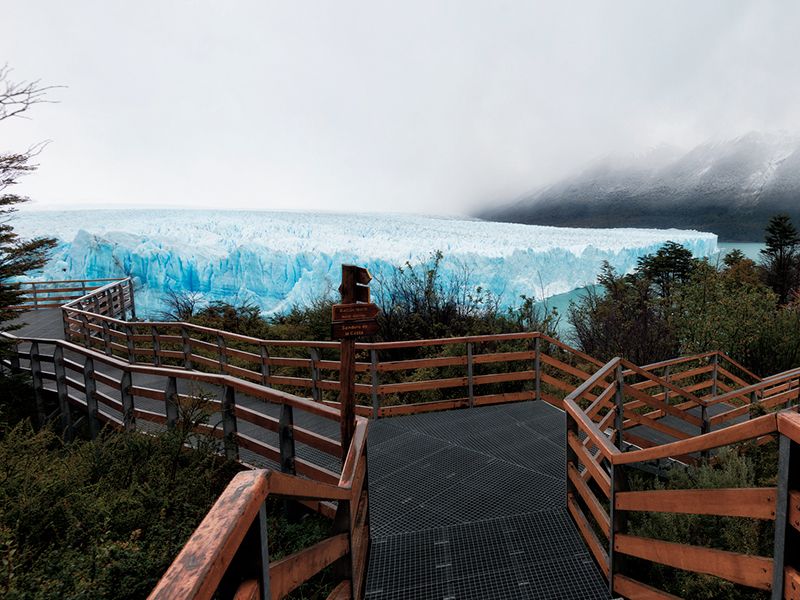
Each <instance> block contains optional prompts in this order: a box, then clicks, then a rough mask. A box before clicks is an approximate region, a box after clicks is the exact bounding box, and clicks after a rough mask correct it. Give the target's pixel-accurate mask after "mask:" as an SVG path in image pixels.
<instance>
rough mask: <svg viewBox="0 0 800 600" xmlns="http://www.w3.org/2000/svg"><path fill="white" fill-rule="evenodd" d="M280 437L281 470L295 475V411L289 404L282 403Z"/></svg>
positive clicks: (279, 424) (279, 425)
mask: <svg viewBox="0 0 800 600" xmlns="http://www.w3.org/2000/svg"><path fill="white" fill-rule="evenodd" d="M278 438H279V443H280V451H281V471H282V472H283V473H289V474H291V475H294V474H295V449H294V411H293V409H292V407H291V406H290V405H289V404H281V416H280V420H279V422H278Z"/></svg>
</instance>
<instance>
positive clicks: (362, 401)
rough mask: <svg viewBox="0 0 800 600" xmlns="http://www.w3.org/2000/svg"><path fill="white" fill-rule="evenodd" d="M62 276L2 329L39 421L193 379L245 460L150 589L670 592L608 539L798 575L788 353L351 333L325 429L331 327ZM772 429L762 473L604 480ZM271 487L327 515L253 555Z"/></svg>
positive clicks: (790, 582) (396, 593) (9, 364)
mask: <svg viewBox="0 0 800 600" xmlns="http://www.w3.org/2000/svg"><path fill="white" fill-rule="evenodd" d="M40 283H41V282H40ZM62 283H65V284H66V286H73V290H74V296H71V297H68V298H66V299H65V298H60V297H58V294H60V293H61V292H62V291H64V287H65V286H62V287H60V288H59V287H57V286H56V287H53V288H45V291H42V290H41V288H38V289H37V291H36V294H44V295H43V296H39V297H38V298H37V300H36V301H37V302H38V303H39V306H38V307H37V308H38V309H37V310H33V311H28V312H24V313H21V315H20V322H23V321H24V322H25V325H24V326H22V327H21V328H20V329H18V330H16V331H15V332H14V334H13V335H7V334H3V335H4V337H6V338H7V340H8V341H9V342H10V343H11V344H12V346H13V348H14V349H15V352H12V353H10V357H9V358H8V359H5V360H4V361H3V364H4V367H5V368H7V369H11V370H13V371H19V372H24V373H28V374H30V376H31V379H32V382H33V387H34V391H35V397H36V404H37V406H36V408H37V413H38V416H39V419H38V420H39V421H40V422H53V423H55V424H56V426H57V427H59V428H60V429H61V430H62V431H63V433H64V436H65V437H67V438H69V437H71V436H72V435H75V434H76V432H78V431H79V430H80V431H84V432H88V433H89V434H90V435H91V436H95V435H96V434H97V432H98V431H99V428H100V427H101V426H104V425H105V426H108V427H112V428H117V429H125V430H131V431H132V430H143V431H148V432H150V431H163V430H165V429H167V428H171V427H175V426H176V423H177V421H178V418H179V413H178V411H179V409H180V407H181V405H182V404H184V403H187V402H188V403H191V402H192V401H194V400H198V399H200V400H202V401H203V402H204V403H205V406H207V407H208V409H209V410H210V413H209V414H210V420H209V421H208V423H205V424H199V425H198V426H197V427H196V431H197V432H198V433H201V434H203V435H206V436H209V437H210V438H216V439H217V440H218V441H219V451H220V452H222V453H224V454H225V455H226V456H227V457H228V458H230V459H231V460H237V461H238V462H239V463H240V464H242V465H243V466H245V467H249V468H250V470H245V471H243V472H241V473H239V474H238V475H236V476H235V477H234V479H233V480H232V481H231V483H230V484H229V485H228V487H227V488H226V490H225V491H224V492H223V493H222V495H221V496H220V498H219V500H218V501H217V503H216V504H215V505H214V507H212V509H211V510H210V511H209V513H208V514H207V515H206V517H205V518H204V520H203V522H202V523H201V524H200V526H199V527H198V528H197V530H196V531H195V533H194V534H193V535H192V537H191V538H190V539H189V540H188V542H187V543H186V545H185V546H184V548H183V550H181V552H180V554H179V555H178V557H177V558H176V559H175V561H174V562H173V564H172V566H171V567H170V568H169V569H168V571H167V572H166V573H165V574H164V576H163V577H162V579H161V581H160V582H159V584H158V586H157V587H156V588H155V589H154V590H153V593H152V594H151V598H153V599H161V598H170V599H171V598H186V599H188V598H210V597H211V596H213V595H215V594H216V595H217V596H219V597H230V598H234V597H235V598H236V599H237V600H239V599H241V598H257V597H262V598H282V597H284V596H286V595H287V594H288V593H289V592H291V591H292V590H293V589H296V588H297V586H298V585H300V584H302V583H303V582H305V581H308V580H310V579H311V578H312V577H314V576H315V575H316V574H317V573H319V572H320V571H322V570H323V569H325V568H326V567H328V566H330V567H331V568H332V569H333V571H332V572H333V573H335V574H336V575H337V576H338V577H340V580H338V583H337V585H336V586H335V589H334V590H333V592H332V593H331V595H330V596H329V599H330V600H336V599H339V600H342V599H345V598H351V597H352V598H356V599H361V598H370V599H375V600H377V599H387V600H388V599H400V598H414V599H429V598H430V599H441V600H456V599H463V598H499V599H504V598H553V599H556V598H558V599H572V598H574V599H576V600H577V599H594V598H597V599H606V598H610V597H618V596H620V595H621V596H624V597H626V598H631V599H639V598H648V599H649V598H675V596H673V595H670V594H667V593H666V592H663V591H662V590H658V589H656V588H654V587H651V585H650V584H649V583H650V582H648V581H646V580H645V581H643V580H641V579H640V577H641V574H640V573H638V572H632V570H631V569H629V568H626V565H628V564H629V563H628V562H627V561H625V560H622V557H624V556H629V557H633V558H635V559H638V560H639V561H644V562H650V563H655V564H661V565H665V566H667V567H670V568H674V569H682V570H685V571H693V572H697V573H704V574H707V575H713V576H715V577H718V578H721V579H722V580H726V581H729V582H732V583H734V584H737V585H741V586H746V587H750V588H755V589H760V590H771V591H772V593H773V595H772V597H773V598H774V599H779V598H792V597H793V596H791V595H790V592H791V590H796V589H800V572H798V569H799V568H800V564H798V561H797V560H796V557H797V556H798V555H800V553H798V551H799V550H800V543H799V542H798V539H799V538H798V535H800V534H798V533H797V532H796V531H795V530H797V531H800V525H798V523H800V518H798V516H797V515H798V514H800V513H798V511H799V510H800V509H799V508H798V507H799V506H800V480H799V479H798V476H797V473H800V469H798V466H797V465H798V464H800V463H799V462H798V461H800V417H798V415H797V414H796V411H797V406H798V398H799V397H800V369H795V370H792V371H787V372H784V373H780V374H777V375H774V376H771V377H765V378H760V377H758V376H756V375H755V374H753V373H751V372H750V371H748V370H747V369H746V368H745V367H743V366H742V365H740V364H738V363H737V362H736V361H735V360H733V359H731V358H730V357H728V356H726V355H725V354H723V353H721V352H716V351H714V352H707V353H704V354H699V355H695V356H688V357H680V358H676V359H671V360H667V361H663V362H660V363H655V364H651V365H644V366H637V365H634V364H632V363H630V362H629V361H626V360H624V359H620V358H614V359H612V360H610V361H608V362H607V363H602V362H601V361H599V360H597V359H595V358H593V357H591V356H589V355H587V354H585V353H582V352H580V351H579V350H577V349H574V348H571V347H570V346H568V345H567V344H564V343H563V342H561V341H559V340H556V339H553V338H551V337H548V336H547V335H545V334H543V333H540V332H519V333H512V334H501V335H485V336H469V337H461V338H444V339H431V340H411V341H402V342H379V343H374V342H369V343H367V342H357V343H356V344H355V352H356V354H357V356H356V358H355V363H354V365H353V368H352V370H353V371H354V379H351V380H350V381H352V382H353V385H354V393H355V395H356V400H357V403H356V407H355V408H356V412H357V417H356V418H355V420H356V423H355V429H354V431H353V433H352V436H348V438H347V439H349V440H350V441H349V443H347V444H344V443H343V441H342V440H343V437H342V435H341V429H340V424H341V422H342V421H343V420H342V418H341V415H342V413H343V412H344V411H343V410H340V405H339V402H338V398H339V392H341V390H342V387H341V385H342V383H341V381H340V379H342V378H343V377H342V376H341V375H340V369H341V364H342V360H341V359H340V357H339V354H338V353H339V350H340V345H339V344H338V342H329V341H288V340H263V339H258V338H253V337H248V336H246V335H241V334H235V333H231V332H226V331H221V330H216V329H211V328H208V327H202V326H199V325H196V324H192V323H182V322H151V321H141V320H138V319H136V316H135V308H134V291H133V285H132V282H131V281H130V280H129V279H125V280H119V281H114V282H111V283H102V282H101V284H100V285H94V284H92V282H80V285H79V286H75V285H74V282H62ZM53 285H55V284H53ZM53 295H56V297H57V302H58V303H60V302H62V301H64V300H68V301H67V303H66V304H64V305H63V306H61V307H60V308H58V307H54V306H52V303H49V302H45V300H48V299H49V297H50V296H53ZM64 338H66V339H64ZM421 349H424V350H425V352H419V351H420V350H421ZM432 349H433V350H432ZM53 407H55V410H53ZM387 417H388V418H387ZM773 440H776V441H778V446H779V461H778V462H779V464H778V465H776V467H777V475H776V481H777V484H776V485H775V486H773V487H753V488H741V489H738V488H737V489H734V490H728V489H686V490H674V489H656V490H644V491H631V490H629V489H626V484H625V481H626V478H627V477H628V476H629V474H631V473H632V472H636V473H643V472H644V473H649V474H650V475H656V476H664V475H665V474H668V473H669V470H670V469H671V468H673V467H675V466H678V467H679V468H684V467H686V466H691V465H696V464H703V463H704V462H705V461H709V460H710V461H713V460H715V456H716V453H717V452H718V450H719V449H721V448H725V447H730V446H736V445H739V446H747V445H757V446H758V445H763V444H766V443H769V442H771V441H773ZM790 465H791V466H792V468H790ZM270 495H273V496H277V497H279V498H283V499H287V500H291V501H294V502H299V503H301V504H303V505H305V506H306V507H308V508H309V509H311V510H314V511H316V512H318V513H320V514H322V515H323V516H326V517H329V518H330V519H331V524H332V529H331V535H330V537H328V538H326V539H324V540H322V541H320V542H317V543H316V544H314V545H313V546H311V547H309V548H306V549H304V550H301V551H298V552H296V553H295V554H293V555H291V556H289V557H285V558H281V559H278V560H271V559H270V556H269V532H268V531H267V527H266V517H265V516H264V514H265V513H264V503H265V500H266V498H267V496H270ZM631 512H667V513H686V514H704V515H717V516H724V517H730V518H746V519H756V520H768V521H775V529H774V531H775V533H774V544H775V545H774V551H773V553H772V554H771V555H767V556H754V555H748V554H744V553H741V552H739V551H738V549H735V548H734V549H732V550H721V549H717V548H709V547H703V546H698V545H691V544H687V543H677V542H667V541H664V540H659V539H653V538H643V537H637V536H636V535H634V534H633V533H631V532H630V531H629V530H628V529H627V525H626V523H627V521H626V518H627V517H626V515H627V514H628V513H631ZM245 557H246V560H245V559H244V558H245ZM231 586H233V587H231ZM784 591H786V594H784ZM234 592H235V593H234Z"/></svg>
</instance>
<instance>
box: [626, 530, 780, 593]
mask: <svg viewBox="0 0 800 600" xmlns="http://www.w3.org/2000/svg"><path fill="white" fill-rule="evenodd" d="M614 551H615V552H621V553H622V554H627V555H628V556H635V557H637V558H642V559H644V560H649V561H652V562H655V563H658V564H662V565H667V566H668V567H675V568H676V569H683V570H684V571H691V572H693V573H704V574H706V575H715V576H716V577H721V578H722V579H726V580H728V581H732V582H733V583H738V584H740V585H746V586H750V587H754V588H757V589H760V590H769V589H770V588H771V587H772V559H770V558H765V557H763V556H750V555H748V554H739V553H736V552H727V551H725V550H715V549H713V548H703V547H701V546H689V545H687V544H676V543H675V542H664V541H661V540H656V539H651V538H642V537H637V536H632V535H626V534H622V533H618V534H617V535H616V536H615V538H614Z"/></svg>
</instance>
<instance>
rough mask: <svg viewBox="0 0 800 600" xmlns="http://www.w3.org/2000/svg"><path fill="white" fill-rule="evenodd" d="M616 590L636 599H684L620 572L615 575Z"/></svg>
mask: <svg viewBox="0 0 800 600" xmlns="http://www.w3.org/2000/svg"><path fill="white" fill-rule="evenodd" d="M614 592H616V593H617V594H622V595H623V596H625V597H626V598H632V599H634V600H683V599H682V598H680V597H679V596H674V595H672V594H668V593H667V592H665V591H662V590H659V589H656V588H654V587H652V586H649V585H647V584H645V583H642V582H641V581H636V580H635V579H631V578H630V577H625V576H624V575H619V574H615V575H614Z"/></svg>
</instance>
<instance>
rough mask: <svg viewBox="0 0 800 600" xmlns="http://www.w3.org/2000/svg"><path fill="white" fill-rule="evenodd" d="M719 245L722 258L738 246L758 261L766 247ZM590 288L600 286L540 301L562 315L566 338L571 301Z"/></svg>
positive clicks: (560, 328) (560, 326)
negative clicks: (568, 310)
mask: <svg viewBox="0 0 800 600" xmlns="http://www.w3.org/2000/svg"><path fill="white" fill-rule="evenodd" d="M717 246H718V247H719V250H720V254H719V257H720V259H721V258H722V256H723V255H724V254H727V253H728V252H730V251H731V250H733V249H735V248H738V249H739V250H741V251H742V252H743V253H744V255H745V256H746V257H747V258H749V259H752V260H754V261H756V262H758V261H759V259H760V258H761V255H760V251H761V249H762V248H763V247H764V242H719V243H718V244H717ZM714 260H715V258H714V257H712V258H711V261H712V262H714ZM589 288H593V289H597V288H599V286H596V285H593V286H587V287H581V288H577V289H574V290H572V291H571V292H566V293H565V294H557V295H555V296H550V297H549V298H547V299H545V300H542V301H541V302H539V303H538V305H539V306H540V307H542V308H547V310H548V311H550V310H552V309H553V308H555V309H556V310H557V311H558V314H559V315H560V316H561V320H560V321H559V323H558V333H559V334H560V335H561V337H562V338H563V339H565V340H569V339H570V337H571V336H572V334H573V329H572V325H570V324H569V321H568V320H567V309H568V308H569V303H570V302H575V301H577V300H578V298H580V297H581V296H582V295H583V294H585V293H586V290H588V289H589Z"/></svg>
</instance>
